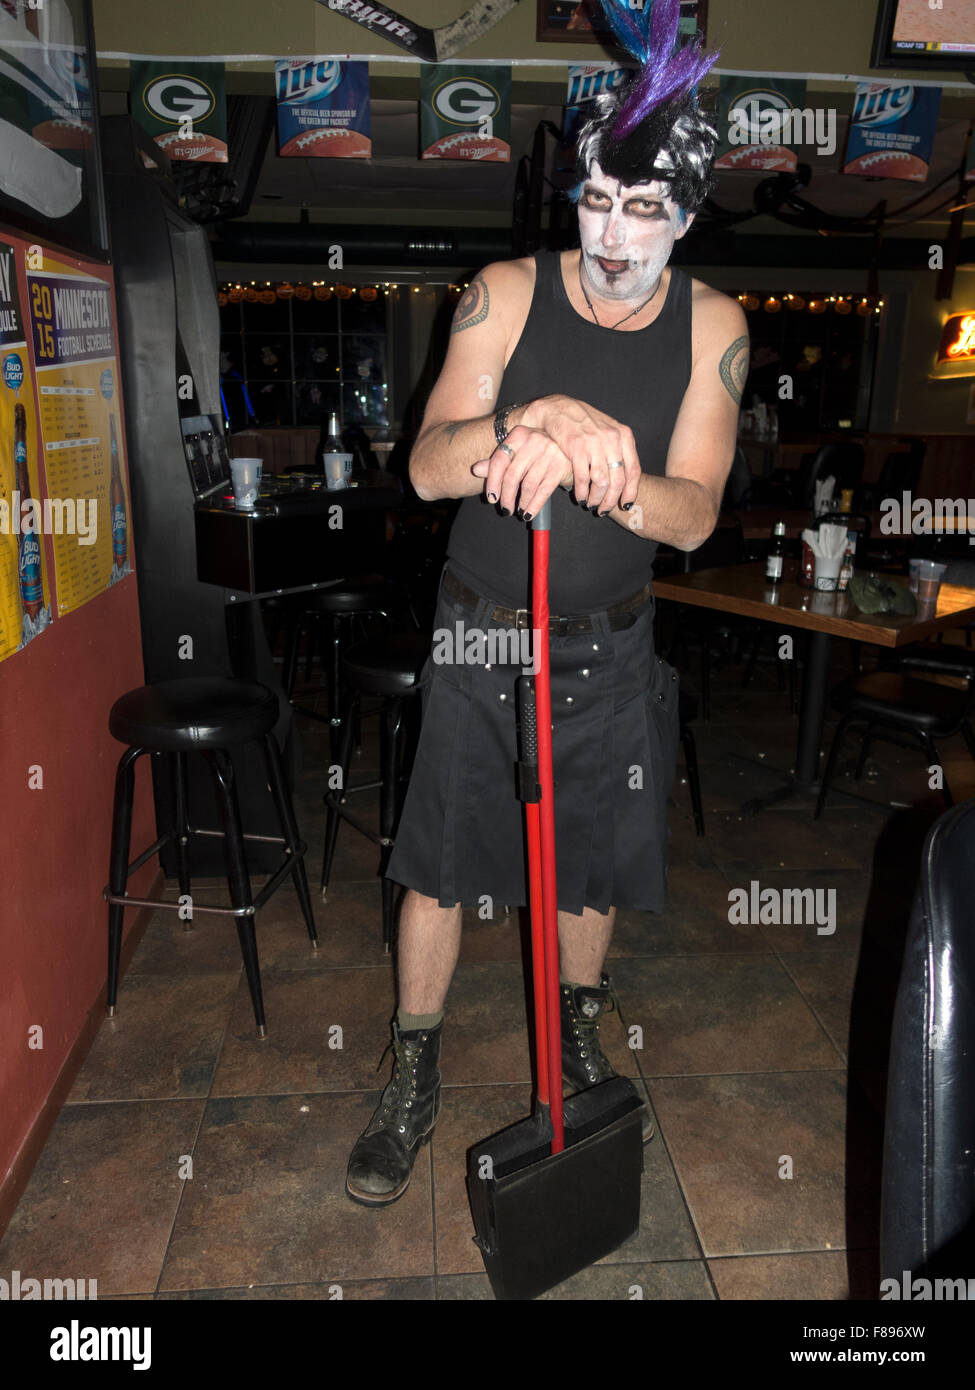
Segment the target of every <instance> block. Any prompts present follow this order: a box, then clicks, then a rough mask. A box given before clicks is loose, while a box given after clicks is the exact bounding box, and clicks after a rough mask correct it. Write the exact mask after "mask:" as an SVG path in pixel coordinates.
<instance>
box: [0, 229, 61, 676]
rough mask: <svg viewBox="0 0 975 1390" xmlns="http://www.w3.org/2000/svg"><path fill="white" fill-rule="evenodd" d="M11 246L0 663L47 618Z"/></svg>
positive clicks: (15, 251)
mask: <svg viewBox="0 0 975 1390" xmlns="http://www.w3.org/2000/svg"><path fill="white" fill-rule="evenodd" d="M23 254H24V253H23V248H22V247H21V246H20V245H18V244H12V243H11V242H7V241H0V661H4V660H5V659H6V658H7V657H8V656H10V655H12V653H13V652H16V651H19V650H20V648H21V647H26V646H27V643H28V642H30V641H32V640H33V638H35V637H36V636H37V634H38V633H39V632H42V631H43V630H44V628H45V627H47V626H48V624H49V623H50V621H51V600H50V597H49V589H48V582H47V557H46V555H45V553H44V537H43V532H42V530H41V528H40V525H39V524H38V523H39V522H41V521H42V520H43V516H42V515H41V516H39V515H38V510H39V508H38V502H39V499H40V496H41V480H40V476H39V466H38V452H37V419H36V415H35V411H34V385H33V378H32V375H31V369H30V357H29V355H28V352H27V334H26V331H25V326H24V319H23V315H22V314H21V305H20V293H19V291H18V287H17V260H18V257H21V258H22V257H23Z"/></svg>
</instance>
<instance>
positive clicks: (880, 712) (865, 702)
mask: <svg viewBox="0 0 975 1390" xmlns="http://www.w3.org/2000/svg"><path fill="white" fill-rule="evenodd" d="M967 703H968V692H967V691H966V690H952V689H951V688H950V687H949V686H945V685H937V684H935V682H934V681H927V680H915V679H913V678H912V677H911V676H905V675H902V674H900V672H897V671H875V672H874V673H873V674H872V675H869V676H861V677H860V678H859V679H857V680H853V681H847V682H845V683H844V684H843V685H842V686H840V687H838V689H837V690H836V691H835V692H834V694H833V704H834V705H835V706H836V708H837V709H842V710H849V711H856V712H857V713H858V714H861V715H864V716H867V717H870V718H873V719H876V720H878V721H883V722H884V723H888V722H894V723H897V724H909V725H911V726H912V727H913V728H915V729H920V730H923V731H924V732H925V733H928V734H933V735H935V736H940V737H942V738H944V737H947V736H948V735H950V734H953V733H955V732H956V731H957V728H958V722H959V720H960V719H961V718H962V716H963V713H964V710H965V707H966V705H967Z"/></svg>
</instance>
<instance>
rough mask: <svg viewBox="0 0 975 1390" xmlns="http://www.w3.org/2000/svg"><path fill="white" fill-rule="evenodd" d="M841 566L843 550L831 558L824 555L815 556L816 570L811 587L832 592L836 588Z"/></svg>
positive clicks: (823, 591)
mask: <svg viewBox="0 0 975 1390" xmlns="http://www.w3.org/2000/svg"><path fill="white" fill-rule="evenodd" d="M842 568H843V552H842V551H841V552H840V554H839V555H835V556H834V557H833V558H832V559H831V560H830V559H827V558H826V557H825V556H824V555H817V556H816V572H815V578H814V581H813V587H814V588H816V589H819V590H820V592H821V593H827V594H828V593H832V592H834V590H835V589H836V585H837V582H838V580H839V577H840V570H841V569H842Z"/></svg>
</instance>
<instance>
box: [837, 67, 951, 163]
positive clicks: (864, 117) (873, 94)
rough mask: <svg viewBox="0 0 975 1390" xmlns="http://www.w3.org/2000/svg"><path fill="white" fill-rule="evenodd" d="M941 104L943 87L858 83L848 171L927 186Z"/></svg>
mask: <svg viewBox="0 0 975 1390" xmlns="http://www.w3.org/2000/svg"><path fill="white" fill-rule="evenodd" d="M940 106H941V88H940V87H917V86H915V85H914V84H913V83H912V82H860V83H858V84H857V89H856V96H855V97H854V99H853V115H852V116H851V118H850V129H849V133H848V134H847V137H846V154H845V156H844V159H843V173H844V174H865V175H868V176H869V177H870V178H874V179H905V180H907V182H909V183H923V182H924V180H925V179H926V178H927V176H928V160H929V159H930V158H931V146H932V145H933V143H934V131H935V126H936V124H937V121H938V109H939V107H940Z"/></svg>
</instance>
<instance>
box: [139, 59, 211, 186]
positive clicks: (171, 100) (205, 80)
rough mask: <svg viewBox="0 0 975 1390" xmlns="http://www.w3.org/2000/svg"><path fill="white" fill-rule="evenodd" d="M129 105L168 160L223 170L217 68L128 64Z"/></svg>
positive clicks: (184, 63) (180, 61)
mask: <svg viewBox="0 0 975 1390" xmlns="http://www.w3.org/2000/svg"><path fill="white" fill-rule="evenodd" d="M129 100H130V103H131V109H132V116H133V118H134V119H135V120H136V121H138V123H139V125H141V126H142V129H143V130H144V131H146V133H147V134H148V135H151V136H152V138H153V140H155V142H156V144H157V145H158V146H159V148H160V149H161V150H162V151H163V152H164V153H165V154H167V155H168V156H169V158H170V159H192V160H194V161H196V162H197V163H200V164H226V162H227V99H226V83H225V79H224V65H223V63H194V62H192V61H186V60H183V59H176V60H171V61H169V62H165V63H157V62H152V63H145V62H134V63H132V64H130V67H129Z"/></svg>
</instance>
